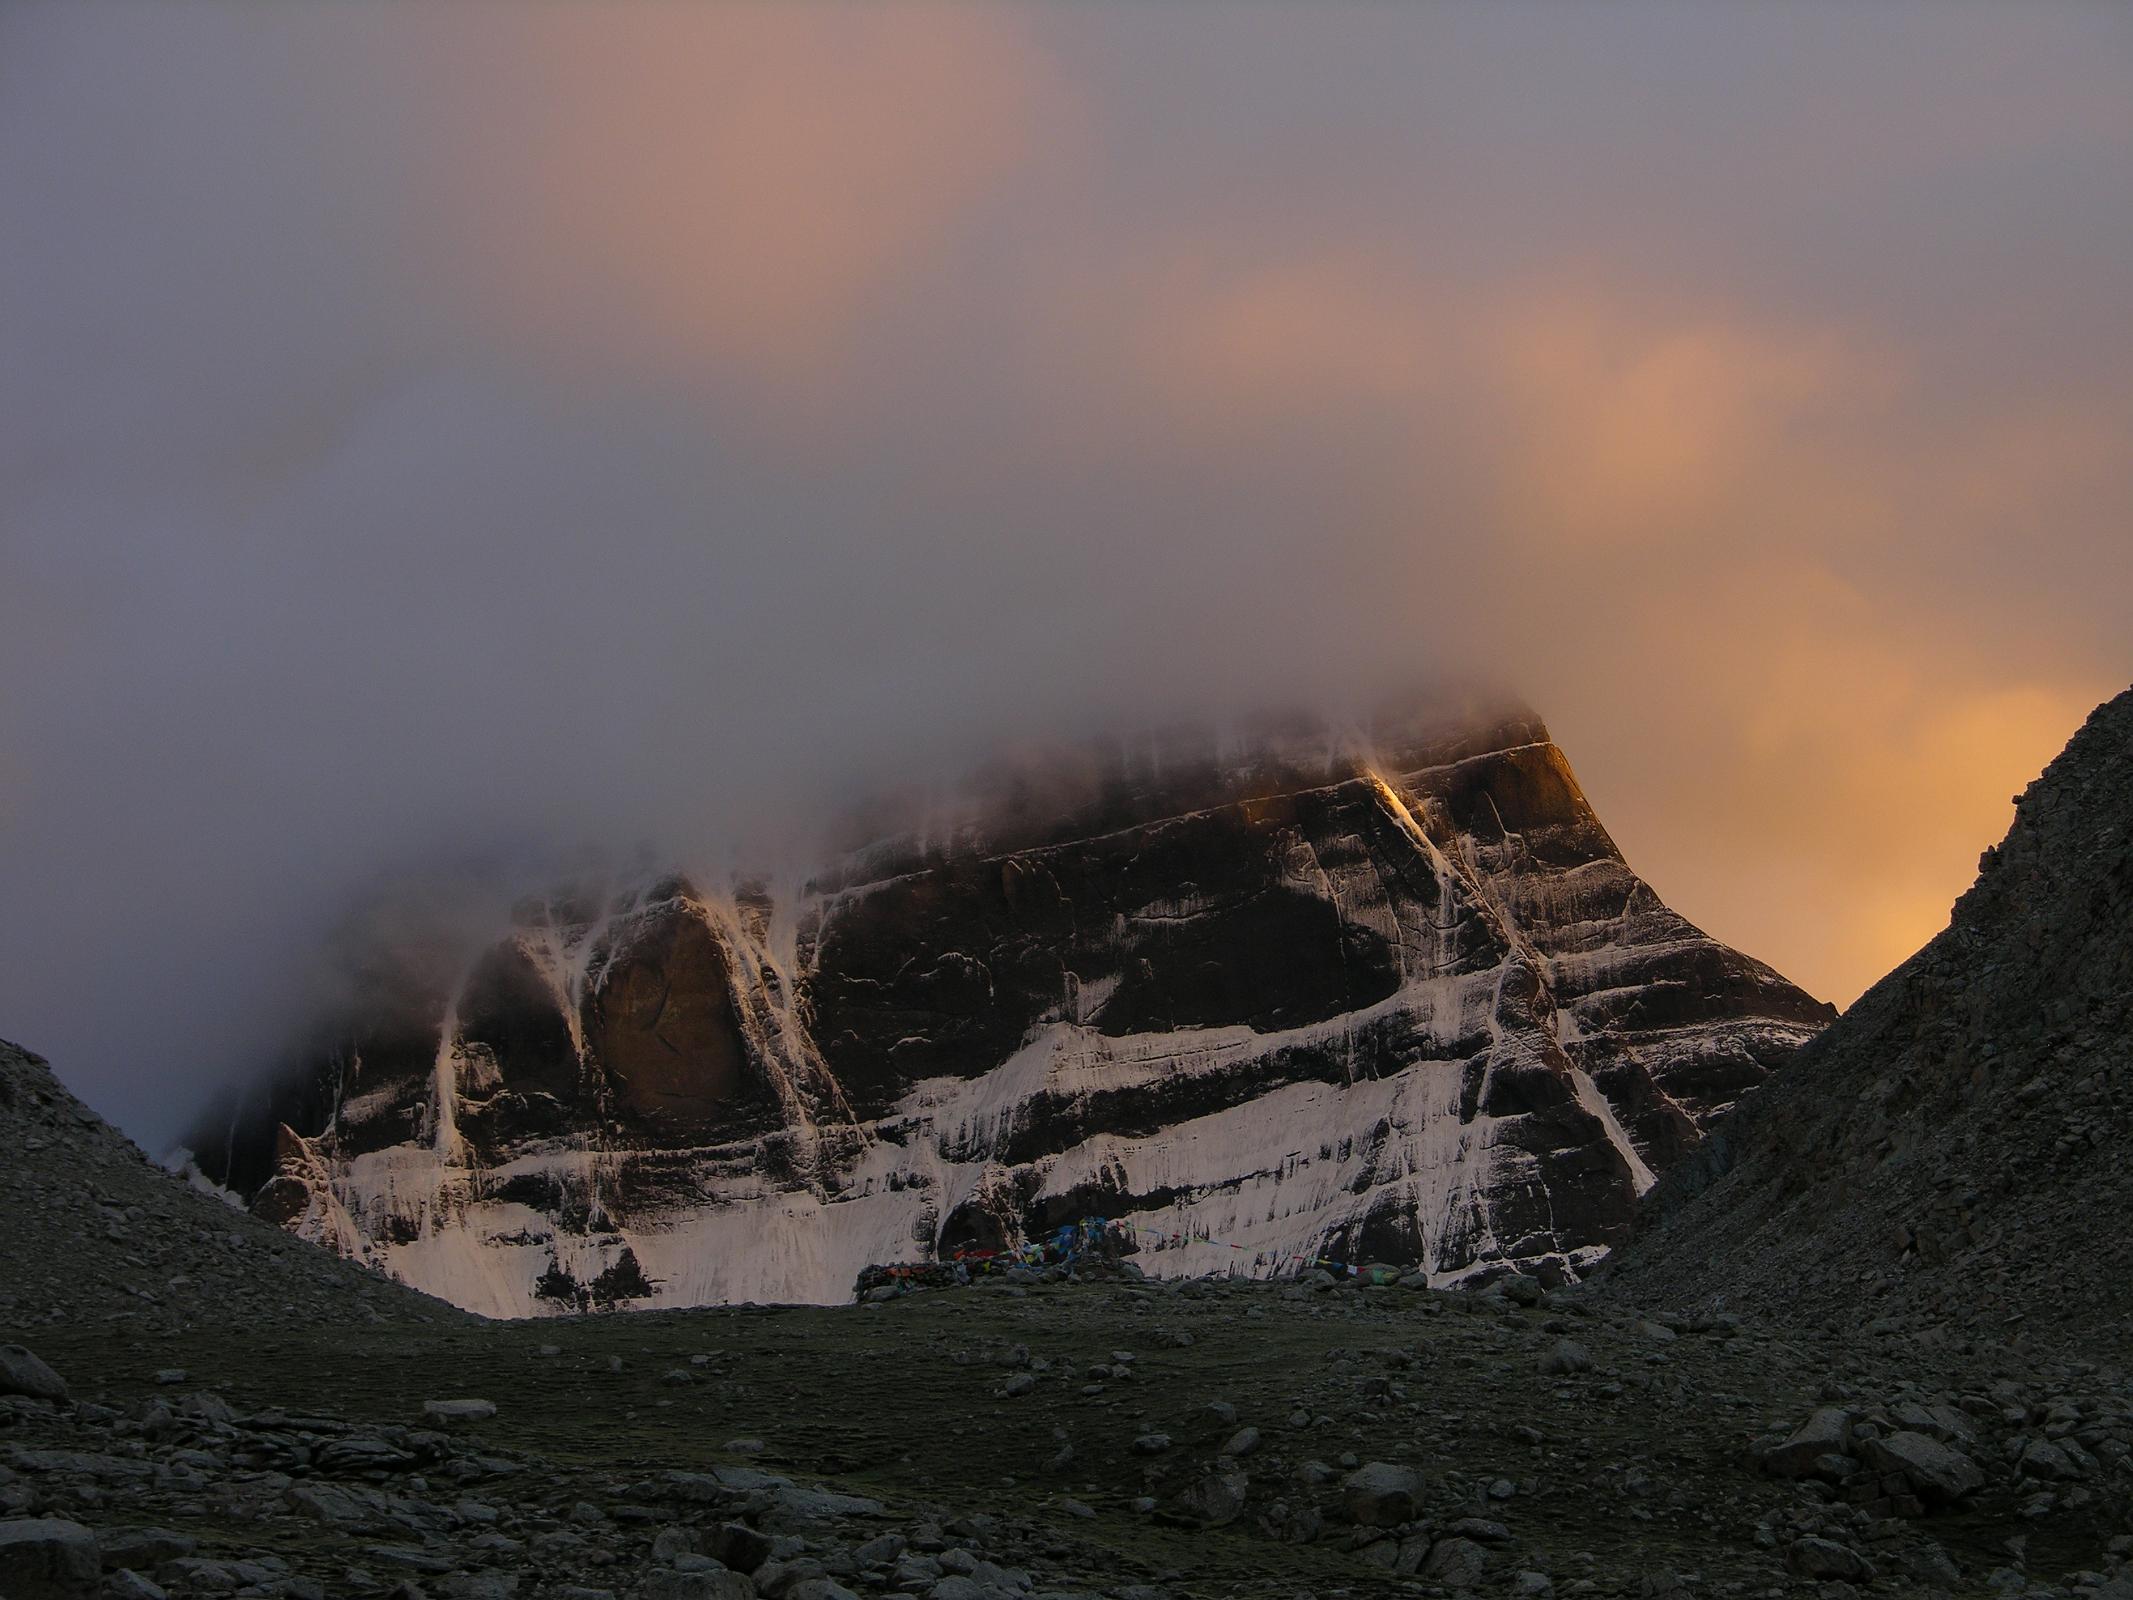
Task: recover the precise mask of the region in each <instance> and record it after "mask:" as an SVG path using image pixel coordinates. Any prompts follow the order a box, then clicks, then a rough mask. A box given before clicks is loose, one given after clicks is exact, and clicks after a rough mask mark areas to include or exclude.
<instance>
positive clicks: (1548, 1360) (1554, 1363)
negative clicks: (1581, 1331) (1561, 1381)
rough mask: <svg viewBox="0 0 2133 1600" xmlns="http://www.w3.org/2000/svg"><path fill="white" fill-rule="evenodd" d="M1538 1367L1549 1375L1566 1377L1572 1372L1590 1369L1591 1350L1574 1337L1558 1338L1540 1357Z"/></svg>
mask: <svg viewBox="0 0 2133 1600" xmlns="http://www.w3.org/2000/svg"><path fill="white" fill-rule="evenodd" d="M1540 1369H1541V1371H1542V1372H1544V1373H1546V1374H1548V1375H1549V1376H1550V1377H1559V1378H1563V1377H1568V1376H1569V1375H1570V1374H1571V1373H1573V1372H1590V1371H1591V1370H1592V1352H1591V1351H1590V1350H1587V1349H1586V1348H1585V1347H1584V1346H1583V1345H1581V1344H1579V1343H1578V1342H1577V1341H1576V1340H1575V1339H1558V1340H1556V1341H1555V1343H1554V1345H1553V1346H1551V1347H1550V1348H1549V1350H1548V1353H1547V1354H1546V1355H1544V1356H1542V1357H1541V1361H1540Z"/></svg>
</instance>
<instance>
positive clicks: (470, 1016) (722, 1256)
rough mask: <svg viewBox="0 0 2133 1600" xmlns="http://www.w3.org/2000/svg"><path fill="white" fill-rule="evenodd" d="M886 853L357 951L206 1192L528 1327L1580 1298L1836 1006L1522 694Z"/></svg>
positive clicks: (932, 813)
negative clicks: (1593, 803) (872, 1269)
mask: <svg viewBox="0 0 2133 1600" xmlns="http://www.w3.org/2000/svg"><path fill="white" fill-rule="evenodd" d="M864 821H865V823H866V824H867V826H866V828H865V829H864V830H862V832H861V833H859V834H856V835H855V836H854V837H853V838H852V839H850V840H848V841H845V847H843V848H840V849H838V850H837V851H836V852H835V853H834V856H833V858H832V859H831V860H830V862H829V864H828V865H826V866H825V867H823V868H822V869H820V870H818V871H816V872H814V873H813V874H811V875H808V876H804V877H797V878H795V879H793V880H791V881H787V882H783V883H777V884H773V883H770V882H767V881H762V880H747V879H742V880H736V881H734V882H732V883H723V884H713V883H711V882H709V881H706V880H704V879H702V878H695V877H690V876H686V875H682V874H678V873H672V874H666V875H658V874H653V873H645V874H640V875H638V876H637V877H636V878H634V879H624V880H622V881H609V882H602V881H598V880H596V879H592V878H588V879H586V880H585V881H580V882H576V883H573V884H569V885H567V886H565V887H563V888H560V889H557V890H553V891H551V892H548V893H545V894H541V895H538V896H534V897H531V898H528V899H526V900H524V901H522V902H520V904H519V905H518V907H517V909H516V911H515V912H514V913H513V915H512V917H511V919H510V925H509V926H508V927H498V928H497V929H496V930H495V935H494V937H493V938H491V939H489V940H487V941H485V942H484V943H483V945H482V946H481V948H479V949H478V950H476V951H474V952H472V953H471V954H467V955H464V956H462V955H460V954H457V953H455V952H453V951H452V950H451V949H450V948H449V947H448V946H447V944H446V943H445V942H444V941H441V940H439V941H434V942H429V943H425V942H424V941H422V940H419V939H418V940H413V941H410V940H408V939H406V938H405V937H400V938H398V939H380V940H376V941H374V942H372V943H371V944H369V945H368V946H365V947H362V948H359V949H358V950H356V951H355V952H354V953H353V954H352V955H351V957H350V961H349V987H350V996H349V1000H348V1003H347V1006H346V1008H345V1011H344V1012H343V1013H342V1014H341V1015H340V1016H339V1017H338V1018H337V1019H328V1021H327V1022H326V1023H325V1024H323V1025H322V1027H321V1031H320V1032H319V1034H318V1035H317V1037H316V1039H315V1041H314V1043H313V1044H312V1045H311V1046H310V1047H308V1048H307V1049H306V1050H305V1051H304V1052H302V1053H301V1055H300V1057H299V1059H298V1060H297V1062H296V1064H295V1066H294V1068H293V1069H292V1070H291V1071H290V1072H288V1073H286V1074H284V1075H283V1076H282V1077H280V1078H279V1079H277V1080H275V1081H274V1082H272V1083H271V1084H268V1085H266V1086H265V1087H263V1088H262V1089H260V1090H259V1091H257V1092H255V1093H253V1094H251V1095H249V1096H247V1097H246V1098H245V1099H244V1100H243V1101H242V1102H241V1103H240V1104H239V1105H237V1106H236V1107H234V1108H225V1109H224V1110H222V1111H221V1112H220V1113H218V1114H217V1115H216V1116H215V1117H213V1118H212V1119H210V1121H209V1122H208V1123H207V1124H205V1125H204V1126H203V1127H202V1129H201V1131H200V1134H199V1136H198V1137H196V1139H195V1140H194V1150H195V1155H196V1158H197V1160H198V1162H199V1165H200V1167H201V1168H202V1169H203V1170H204V1171H205V1172H207V1173H208V1174H209V1175H211V1176H212V1177H213V1178H214V1179H215V1180H216V1181H218V1182H220V1183H223V1184H227V1185H228V1186H230V1187H231V1188H233V1189H235V1190H237V1191H238V1192H239V1193H241V1194H242V1196H243V1197H244V1198H245V1200H246V1201H247V1202H248V1203H249V1204H250V1205H251V1207H252V1209H253V1210H254V1211H255V1212H257V1213H258V1214H259V1215H261V1216H262V1217H266V1218H269V1219H271V1220H273V1221H275V1222H277V1223H279V1224H281V1225H282V1226H285V1227H287V1228H289V1229H291V1230H292V1231H294V1232H296V1233H298V1234H300V1235H302V1236H303V1237H305V1238H308V1239H314V1240H317V1241H319V1242H321V1243H324V1244H327V1245H330V1246H331V1247H333V1248H334V1249H336V1250H338V1251H340V1252H341V1253H343V1254H345V1255H349V1256H352V1257H356V1258H358V1259H361V1260H363V1261H366V1262H371V1263H374V1264H376V1265H378V1266H380V1267H383V1268H384V1269H385V1270H387V1271H389V1272H391V1273H392V1274H393V1275H395V1276H396V1277H399V1278H402V1279H404V1280H405V1281H407V1282H409V1283H412V1284H415V1285H417V1286H419V1287H421V1288H423V1289H426V1290H428V1291H429V1292H431V1293H434V1294H437V1295H440V1296H443V1297H445V1298H448V1299H450V1300H453V1301H455V1302H457V1303H458V1304H460V1305H462V1306H466V1307H469V1308H471V1309H473V1310H476V1311H480V1312H483V1313H486V1314H491V1315H523V1314H528V1313H534V1312H539V1311H543V1310H553V1309H568V1308H576V1307H587V1306H601V1305H613V1304H660V1305H693V1304H704V1303H711V1302H719V1301H738V1300H758V1301H770V1300H790V1301H832V1300H838V1299H842V1298H844V1297H846V1296H848V1295H849V1293H850V1292H851V1285H852V1282H853V1279H854V1276H855V1275H856V1273H857V1271H858V1269H859V1268H860V1267H861V1266H863V1265H865V1264H867V1263H869V1262H874V1261H894V1260H909V1259H918V1258H924V1257H928V1256H930V1255H932V1254H934V1253H936V1252H940V1253H947V1252H951V1251H954V1250H956V1249H959V1248H966V1247H968V1248H989V1247H996V1246H999V1245H1002V1244H1010V1243H1014V1242H1017V1241H1019V1240H1021V1239H1023V1238H1025V1237H1028V1236H1031V1235H1035V1234H1041V1233H1043V1232H1046V1231H1048V1230H1050V1229H1052V1228H1054V1227H1056V1226H1058V1225H1060V1224H1063V1223H1066V1222H1070V1221H1074V1220H1076V1219H1079V1218H1082V1217H1085V1216H1102V1217H1107V1218H1120V1219H1126V1220H1129V1221H1130V1222H1131V1223H1132V1224H1134V1225H1135V1226H1136V1227H1137V1228H1139V1229H1142V1230H1144V1233H1143V1238H1144V1241H1145V1243H1144V1253H1143V1255H1142V1258H1141V1259H1142V1261H1143V1264H1144V1265H1146V1266H1147V1267H1148V1268H1149V1270H1151V1271H1153V1272H1157V1273H1203V1272H1207V1271H1209V1270H1226V1269H1236V1270H1241V1271H1248V1272H1255V1273H1262V1274H1263V1273H1267V1272H1270V1271H1273V1270H1276V1269H1278V1268H1280V1267H1281V1266H1283V1265H1284V1264H1288V1263H1291V1262H1293V1261H1294V1260H1295V1259H1296V1258H1297V1257H1299V1256H1303V1257H1309V1256H1313V1255H1323V1256H1330V1257H1333V1258H1336V1259H1339V1260H1344V1261H1357V1262H1359V1261H1363V1260H1374V1261H1388V1262H1395V1263H1401V1264H1408V1265H1414V1266H1419V1267H1420V1268H1422V1269H1423V1270H1425V1271H1426V1272H1428V1274H1429V1275H1430V1276H1431V1278H1432V1279H1433V1280H1434V1281H1437V1282H1444V1283H1450V1282H1457V1281H1463V1280H1471V1279H1473V1278H1475V1277H1477V1276H1487V1275H1489V1274H1491V1273H1501V1272H1503V1271H1506V1270H1509V1269H1512V1268H1516V1269H1519V1270H1521V1271H1524V1272H1528V1273H1533V1274H1537V1275H1539V1276H1541V1277H1543V1278H1544V1279H1547V1280H1550V1281H1562V1280H1565V1279H1569V1278H1574V1277H1576V1276H1578V1275H1580V1274H1581V1273H1583V1272H1584V1271H1586V1270H1587V1269H1588V1268H1589V1266H1590V1265H1591V1263H1592V1262H1593V1261H1594V1260H1596V1259H1597V1258H1598V1257H1599V1256H1600V1255H1601V1254H1603V1253H1604V1252H1605V1251H1606V1250H1607V1248H1608V1247H1609V1246H1611V1245H1613V1244H1615V1243H1617V1242H1619V1241H1620V1240H1622V1239H1623V1238H1624V1237H1626V1235H1627V1231H1628V1228H1629V1223H1630V1218H1631V1214H1632V1211H1633V1208H1634V1205H1635V1202H1636V1199H1637V1196H1638V1194H1639V1193H1640V1192H1641V1191H1643V1190H1644V1189H1646V1188H1648V1187H1649V1186H1650V1185H1651V1183H1652V1181H1653V1178H1654V1175H1655V1174H1657V1173H1659V1172H1662V1171H1664V1170H1666V1169H1668V1168H1670V1167H1671V1166H1673V1165H1674V1164H1676V1163H1677V1162H1679V1161H1680V1160H1681V1159H1682V1158H1683V1157H1684V1156H1685V1155H1687V1154H1688V1153H1689V1152H1691V1151H1692V1150H1693V1149H1694V1148H1695V1147H1696V1145H1697V1144H1698V1142H1699V1141H1700V1139H1701V1137H1702V1130H1703V1128H1704V1127H1705V1125H1706V1124H1707V1123H1709V1122H1710V1121H1711V1119H1713V1118H1714V1117H1716V1116H1718V1115H1720V1114H1721V1113H1723V1112H1724V1111H1725V1110H1726V1109H1727V1108H1728V1107H1729V1106H1731V1105H1732V1104H1733V1103H1734V1101H1735V1100H1736V1099H1738V1098H1739V1096H1740V1095H1742V1094H1743V1093H1744V1092H1745V1091H1747V1090H1749V1089H1751V1088H1753V1087H1755V1086H1756V1085H1758V1084H1759V1083H1761V1082H1762V1081H1763V1079H1764V1078H1765V1077H1766V1076H1767V1075H1768V1074H1769V1072H1770V1071H1771V1070H1772V1068H1773V1067H1774V1066H1775V1065H1776V1064H1777V1063H1778V1062H1779V1061H1781V1060H1783V1059H1784V1058H1785V1057H1786V1056H1787V1055H1789V1054H1790V1053H1791V1052H1792V1051H1793V1050H1794V1049H1795V1048H1797V1047H1798V1046H1799V1045H1800V1044H1801V1043H1803V1042H1804V1041H1805V1040H1807V1039H1808V1038H1810V1037H1811V1036H1812V1035H1813V1034H1814V1033H1816V1032H1817V1031H1818V1030H1819V1029H1820V1028H1821V1027H1822V1026H1824V1025H1825V1024H1826V1023H1827V1021H1828V1020H1829V1019H1830V1017H1831V1016H1832V1015H1833V1013H1831V1012H1830V1011H1829V1010H1828V1008H1826V1007H1824V1006H1822V1005H1820V1004H1819V1003H1817V1002H1816V1001H1814V1000H1812V999H1811V998H1809V997H1808V996H1807V995H1805V994H1803V993H1802V992H1801V991H1800V990H1798V989H1796V988H1794V987H1793V986H1792V985H1790V984H1788V983H1787V982H1785V981H1784V980H1783V979H1782V978H1780V977H1779V976H1778V975H1777V974H1776V973H1774V972H1772V971H1771V970H1770V969H1769V968H1768V967H1765V966H1763V965H1762V964H1760V963H1758V962H1756V961H1753V960H1751V959H1749V958H1748V957H1746V956H1744V955H1742V954H1740V953H1739V952H1737V951H1735V950H1732V949H1729V948H1727V947H1726V946H1724V945H1722V944H1720V943H1718V942H1717V941H1715V940H1713V939H1711V938H1709V937H1707V936H1706V935H1704V934H1703V933H1701V932H1699V931H1698V930H1697V929H1696V928H1694V927H1692V926H1691V925H1690V924H1689V923H1687V922H1686V921H1684V920H1683V919H1682V918H1681V917H1679V916H1677V915H1675V914H1674V913H1673V912H1671V911H1669V910H1668V909H1667V908H1666V907H1665V906H1664V905H1663V904H1661V903H1660V901H1659V899H1658V897H1657V896H1656V895H1655V894H1654V893H1653V892H1652V891H1651V889H1650V888H1649V887H1648V886H1647V885H1646V884H1645V883H1643V882H1642V881H1641V880H1640V879H1639V878H1638V877H1637V876H1636V875H1635V874H1634V873H1633V872H1631V871H1630V869H1629V868H1628V866H1627V865H1626V864H1625V863H1624V862H1623V860H1622V857H1621V854H1620V852H1619V851H1617V850H1616V848H1615V846H1614V844H1613V842H1612V841H1611V840H1610V839H1609V838H1608V835H1607V833H1606V831H1605V829H1604V828H1602V827H1601V825H1600V822H1599V820H1598V818H1597V817H1595V816H1594V814H1593V811H1592V808H1591V807H1590V806H1589V805H1588V804H1587V802H1586V800H1585V797H1584V795H1583V794H1582V793H1581V792H1580V790H1579V788H1578V785H1577V780H1576V779H1575V777H1574V776H1573V775H1572V773H1571V770H1570V766H1569V764H1568V762H1567V761H1566V760H1565V759H1564V757H1563V754H1562V752H1561V751H1560V750H1558V749H1557V748H1556V746H1555V745H1554V744H1553V743H1552V742H1551V741H1550V739H1549V737H1548V734H1547V731H1546V729H1545V728H1544V727H1543V726H1542V725H1541V723H1540V722H1539V720H1538V719H1537V718H1535V717H1533V716H1532V715H1531V714H1530V713H1528V712H1525V711H1523V710H1512V711H1503V712H1496V711H1492V712H1490V713H1488V714H1476V713H1473V712H1468V711H1462V712H1460V713H1457V714H1453V713H1451V712H1447V711H1446V710H1444V709H1441V708H1425V709H1422V710H1410V711H1409V712H1407V713H1406V714H1404V715H1403V716H1401V717H1398V718H1388V719H1381V720H1380V721H1379V722H1378V723H1377V724H1376V725H1375V726H1373V727H1371V728H1368V729H1366V730H1363V731H1361V732H1359V733H1355V734H1352V735H1344V734H1342V733H1341V732H1340V731H1339V730H1337V729H1334V728H1333V727H1331V726H1329V725H1327V724H1325V723H1323V722H1319V721H1316V720H1313V719H1306V718H1299V719H1291V720H1289V721H1286V722H1280V723H1268V724H1266V725H1264V726H1260V727H1257V728H1255V729H1254V730H1253V731H1252V732H1251V733H1250V734H1248V735H1245V736H1226V737H1225V736H1218V735H1216V734H1213V733H1208V732H1195V733H1190V734H1172V735H1167V736H1165V737H1163V738H1160V739H1147V740H1141V741H1112V742H1108V743H1104V744H1100V745H1099V744H1083V745H1076V746H1072V747H1065V748H1054V749H1046V750H1041V751H1035V752H1024V753H1020V754H1017V755H1016V756H1015V757H1013V758H1012V759H1002V760H1000V761H997V762H995V763H994V764H992V765H991V766H990V767H988V768H987V769H985V770H984V771H981V772H980V773H978V774H977V775H976V776H975V777H974V778H973V779H972V780H971V781H969V782H968V783H966V784H963V785H961V786H959V787H958V788H957V789H956V790H955V791H954V793H953V794H952V795H951V796H950V797H948V798H947V799H946V800H945V801H943V800H942V799H940V798H939V797H934V798H931V799H924V798H919V799H912V800H907V801H903V802H897V803H887V802H885V803H883V804H881V805H879V806H876V807H874V808H872V809H871V810H870V811H869V812H868V813H867V814H866V816H865V818H864Z"/></svg>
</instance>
